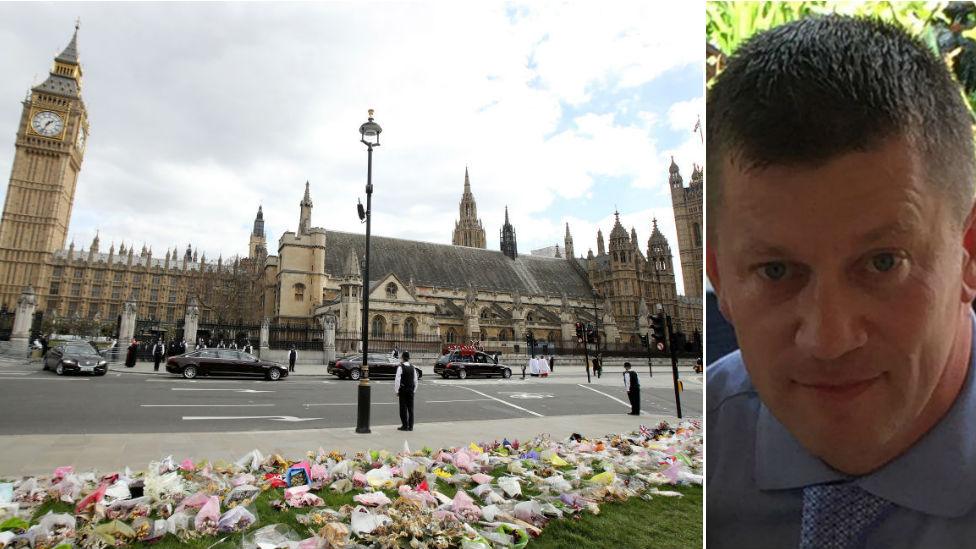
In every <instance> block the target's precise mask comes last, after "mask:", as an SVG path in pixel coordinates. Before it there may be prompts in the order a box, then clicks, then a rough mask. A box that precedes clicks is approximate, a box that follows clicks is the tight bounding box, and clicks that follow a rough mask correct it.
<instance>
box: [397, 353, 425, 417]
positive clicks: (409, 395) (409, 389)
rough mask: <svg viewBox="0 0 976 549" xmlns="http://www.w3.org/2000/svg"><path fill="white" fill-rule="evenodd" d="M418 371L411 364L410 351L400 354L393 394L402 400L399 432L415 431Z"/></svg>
mask: <svg viewBox="0 0 976 549" xmlns="http://www.w3.org/2000/svg"><path fill="white" fill-rule="evenodd" d="M418 382H419V378H418V376H417V369H416V368H414V367H413V365H412V364H410V351H403V352H402V353H400V365H399V366H397V370H396V377H395V378H393V393H394V394H395V395H397V397H398V399H399V400H400V423H401V425H400V427H397V431H413V394H414V393H415V392H417V383H418Z"/></svg>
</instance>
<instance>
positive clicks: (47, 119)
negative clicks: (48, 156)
mask: <svg viewBox="0 0 976 549" xmlns="http://www.w3.org/2000/svg"><path fill="white" fill-rule="evenodd" d="M31 127H32V128H34V131H35V132H37V133H38V134H39V135H43V136H44V137H54V136H56V135H59V134H60V133H61V130H62V129H64V120H63V119H62V118H61V116H60V115H59V114H57V113H55V112H51V111H41V112H39V113H37V114H35V115H34V118H33V119H31Z"/></svg>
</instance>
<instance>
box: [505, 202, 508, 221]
mask: <svg viewBox="0 0 976 549" xmlns="http://www.w3.org/2000/svg"><path fill="white" fill-rule="evenodd" d="M505 224H506V225H508V205H507V204H506V205H505Z"/></svg>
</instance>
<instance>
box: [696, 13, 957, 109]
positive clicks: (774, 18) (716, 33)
mask: <svg viewBox="0 0 976 549" xmlns="http://www.w3.org/2000/svg"><path fill="white" fill-rule="evenodd" d="M947 6H948V2H851V1H836V2H749V1H732V2H716V1H709V2H706V4H705V10H706V16H705V20H706V23H705V29H706V35H707V40H708V43H709V44H710V45H711V46H713V47H715V48H717V49H718V50H719V52H720V53H719V54H717V55H709V56H708V59H707V62H708V63H709V64H710V65H712V66H717V69H718V71H717V72H721V65H722V62H723V59H724V58H726V57H728V56H731V55H732V54H734V53H735V51H736V50H737V49H738V48H739V46H740V45H741V44H742V43H743V42H744V41H746V40H747V39H748V38H749V37H751V36H752V35H753V34H755V33H757V32H759V31H762V30H765V29H769V28H772V27H775V26H777V25H781V24H783V23H786V22H788V21H794V20H796V19H800V18H803V17H809V16H816V15H827V14H831V13H838V14H843V15H853V16H866V17H875V18H878V19H881V20H884V21H890V22H895V23H898V24H899V25H901V26H902V27H904V28H905V29H907V30H908V31H909V32H911V33H912V34H913V35H915V36H917V37H919V38H920V39H921V40H922V41H923V42H924V43H925V44H927V45H928V46H929V47H930V48H931V49H932V51H933V52H934V53H935V54H936V55H941V56H942V57H943V59H945V61H946V63H947V64H950V67H951V66H952V65H951V63H952V62H953V58H954V57H955V56H956V55H957V54H958V53H959V48H956V49H954V50H950V51H944V52H940V50H939V44H938V33H939V32H940V30H941V32H945V29H946V28H947V27H948V26H949V25H950V24H951V23H952V21H951V18H950V17H948V16H947V15H946V14H945V13H944V10H945V8H946V7H947ZM962 36H964V37H966V38H970V39H976V29H970V30H967V31H964V32H962ZM713 80H714V79H713ZM710 86H711V81H710V82H709V87H710ZM960 90H961V93H963V95H964V96H966V100H967V103H968V104H969V109H970V113H973V112H976V91H973V92H970V93H968V94H967V93H966V92H965V91H962V88H961V87H960Z"/></svg>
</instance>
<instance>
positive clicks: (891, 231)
mask: <svg viewBox="0 0 976 549" xmlns="http://www.w3.org/2000/svg"><path fill="white" fill-rule="evenodd" d="M917 229H918V228H917V227H916V226H915V225H914V224H913V223H911V222H910V221H906V220H905V218H904V217H899V218H898V220H897V221H895V222H894V223H889V224H887V225H883V226H881V227H878V228H876V229H872V230H870V231H868V232H866V233H864V235H862V236H861V237H860V238H859V239H858V240H859V241H860V242H876V241H878V240H883V239H885V238H890V237H893V236H904V235H909V234H912V233H914V232H915V231H916V230H917Z"/></svg>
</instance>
